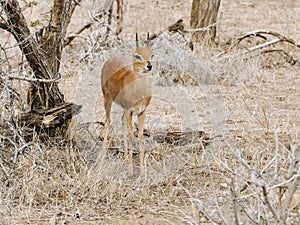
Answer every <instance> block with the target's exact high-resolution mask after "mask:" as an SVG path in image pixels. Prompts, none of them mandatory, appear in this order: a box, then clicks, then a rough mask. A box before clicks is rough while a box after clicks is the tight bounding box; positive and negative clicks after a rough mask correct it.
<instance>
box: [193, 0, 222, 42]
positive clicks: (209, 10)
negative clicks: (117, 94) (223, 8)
mask: <svg viewBox="0 0 300 225" xmlns="http://www.w3.org/2000/svg"><path fill="white" fill-rule="evenodd" d="M220 3H221V0H193V3H192V10H191V20H190V26H191V28H192V29H198V28H205V27H208V29H207V30H205V31H196V32H194V33H193V38H192V41H193V43H198V42H202V43H207V44H210V43H215V40H216V34H217V29H216V25H215V24H216V22H217V15H218V11H219V7H220Z"/></svg>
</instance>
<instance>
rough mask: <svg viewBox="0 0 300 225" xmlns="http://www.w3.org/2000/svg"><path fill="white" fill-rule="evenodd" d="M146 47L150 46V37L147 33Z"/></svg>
mask: <svg viewBox="0 0 300 225" xmlns="http://www.w3.org/2000/svg"><path fill="white" fill-rule="evenodd" d="M146 43H147V47H149V45H150V36H149V32H148V33H147V42H146Z"/></svg>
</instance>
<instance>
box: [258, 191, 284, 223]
mask: <svg viewBox="0 0 300 225" xmlns="http://www.w3.org/2000/svg"><path fill="white" fill-rule="evenodd" d="M262 194H263V197H264V200H265V203H266V205H267V206H268V208H269V209H270V211H271V213H272V214H273V216H274V218H275V219H276V220H277V222H279V223H280V224H284V222H283V221H282V219H281V218H280V217H279V215H278V213H277V212H276V211H275V209H274V207H273V206H272V204H271V202H270V200H269V197H268V192H267V188H266V187H265V186H263V187H262Z"/></svg>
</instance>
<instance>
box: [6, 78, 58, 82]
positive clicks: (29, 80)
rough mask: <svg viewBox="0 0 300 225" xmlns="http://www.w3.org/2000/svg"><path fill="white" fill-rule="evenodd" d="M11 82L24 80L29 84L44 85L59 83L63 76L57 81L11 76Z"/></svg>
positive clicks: (56, 79)
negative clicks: (40, 83)
mask: <svg viewBox="0 0 300 225" xmlns="http://www.w3.org/2000/svg"><path fill="white" fill-rule="evenodd" d="M8 79H10V80H24V81H28V82H42V83H53V82H59V81H60V80H61V76H59V77H58V78H55V79H40V78H30V77H18V76H9V77H8Z"/></svg>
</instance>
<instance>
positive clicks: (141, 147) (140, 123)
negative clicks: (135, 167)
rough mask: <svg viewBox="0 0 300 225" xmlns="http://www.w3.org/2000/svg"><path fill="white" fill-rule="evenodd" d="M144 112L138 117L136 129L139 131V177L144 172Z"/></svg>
mask: <svg viewBox="0 0 300 225" xmlns="http://www.w3.org/2000/svg"><path fill="white" fill-rule="evenodd" d="M145 117H146V113H145V111H144V112H142V113H140V114H139V115H138V129H139V135H138V138H139V151H140V173H141V175H143V174H144V172H145V149H144V143H143V139H144V124H145Z"/></svg>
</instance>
